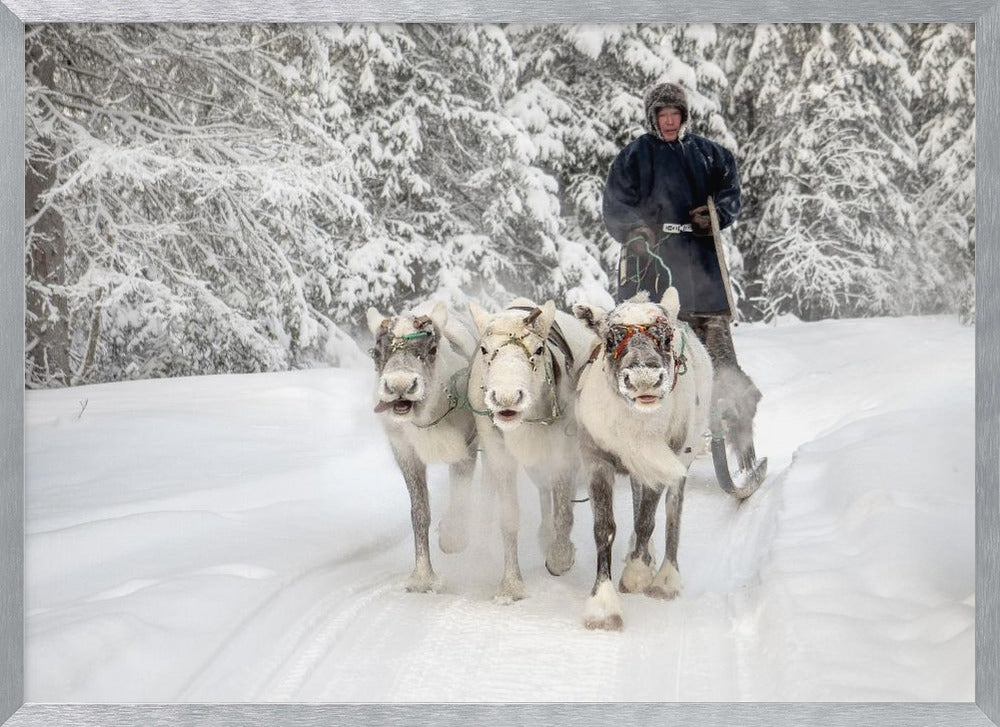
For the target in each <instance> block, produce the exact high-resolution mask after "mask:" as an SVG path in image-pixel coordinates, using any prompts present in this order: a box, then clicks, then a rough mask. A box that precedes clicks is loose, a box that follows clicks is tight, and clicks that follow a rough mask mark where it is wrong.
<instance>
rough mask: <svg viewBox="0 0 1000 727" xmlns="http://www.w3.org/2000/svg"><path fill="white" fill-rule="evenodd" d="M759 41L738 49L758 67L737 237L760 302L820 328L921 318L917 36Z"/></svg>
mask: <svg viewBox="0 0 1000 727" xmlns="http://www.w3.org/2000/svg"><path fill="white" fill-rule="evenodd" d="M749 32H750V35H749V36H744V37H743V38H742V39H741V44H740V45H739V46H738V50H737V51H734V54H735V56H736V57H745V58H746V64H745V66H744V67H743V70H742V72H741V75H740V78H739V80H738V81H737V83H736V86H735V90H736V94H735V95H734V98H733V102H732V105H731V107H730V108H731V109H732V112H733V113H734V115H737V116H739V115H740V114H741V113H742V114H744V116H745V118H746V127H745V133H746V135H747V136H746V141H745V142H744V143H743V144H742V145H741V146H742V150H743V155H742V162H743V164H742V174H743V181H744V188H745V189H748V190H751V192H750V196H751V200H750V204H749V205H748V210H747V213H746V216H745V217H744V224H743V226H741V228H740V229H738V230H737V234H738V236H739V238H738V239H739V240H740V242H741V244H742V246H743V248H744V250H745V251H746V254H747V258H748V264H749V269H750V274H751V275H752V276H754V277H755V279H756V280H757V281H758V285H759V287H758V289H757V291H756V294H757V296H758V305H759V306H760V307H761V308H762V309H763V310H764V312H765V313H772V314H774V313H784V312H792V313H795V314H797V315H800V316H802V317H804V318H808V319H813V318H820V317H825V316H838V315H872V314H885V313H901V312H911V311H915V310H916V309H917V307H918V301H917V294H918V290H917V289H918V285H917V279H918V276H917V273H916V271H917V270H918V269H919V267H920V265H921V264H922V260H921V259H920V256H919V251H918V250H917V249H916V247H915V245H914V237H915V229H916V228H915V224H914V200H913V199H912V197H911V196H909V195H908V194H907V180H908V179H910V178H911V177H912V175H913V173H914V172H915V170H916V144H915V142H914V140H913V137H912V134H911V132H910V126H911V114H910V103H911V100H912V98H913V96H914V94H915V93H917V85H916V81H915V80H914V78H913V77H912V75H911V74H910V70H909V67H908V64H907V60H906V38H905V28H903V27H900V26H897V25H887V24H882V25H858V24H841V25H829V24H824V25H782V26H758V27H757V28H754V29H752V30H751V31H749ZM740 51H742V55H741V53H740ZM772 59H774V60H776V61H777V63H776V64H773V65H772V63H771V61H772ZM757 88H759V89H760V93H759V95H757V94H756V89H757ZM751 125H752V126H751Z"/></svg>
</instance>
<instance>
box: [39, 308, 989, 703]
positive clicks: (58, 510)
mask: <svg viewBox="0 0 1000 727" xmlns="http://www.w3.org/2000/svg"><path fill="white" fill-rule="evenodd" d="M973 336H974V331H973V329H972V328H971V327H963V326H961V325H960V324H959V323H957V322H956V321H955V320H954V319H952V318H945V317H929V318H898V319H869V320H841V321H824V322H818V323H809V324H806V323H799V322H794V321H792V322H786V321H782V322H781V323H780V325H777V326H767V325H763V324H754V325H741V326H739V327H737V328H736V329H735V338H736V342H737V349H738V350H739V352H740V357H741V362H742V364H743V366H744V368H745V369H746V370H747V371H748V372H749V373H750V374H751V375H752V376H753V377H754V379H755V380H756V382H757V384H758V385H759V387H760V388H761V390H762V391H763V392H764V399H763V401H762V402H761V406H760V410H759V413H758V417H757V450H758V452H759V453H761V454H766V455H767V456H768V457H769V459H770V470H769V475H768V479H767V481H766V482H765V484H764V486H763V487H762V488H761V490H760V491H759V492H758V493H756V494H755V495H754V496H753V497H752V498H751V499H750V500H748V501H746V502H745V503H743V504H739V503H737V502H736V501H734V500H732V499H730V498H729V497H728V496H727V495H725V494H724V493H723V492H722V491H721V490H720V489H719V487H718V485H717V484H716V482H715V480H714V476H713V474H712V466H711V461H710V458H708V457H707V456H706V457H702V458H700V459H699V460H698V461H696V463H695V465H694V467H693V469H692V472H691V476H690V477H689V479H688V486H687V492H686V499H685V509H684V514H683V519H682V527H681V544H680V553H679V560H680V569H681V572H682V574H683V579H684V592H683V593H682V595H681V596H680V597H679V598H678V599H677V600H675V601H671V602H663V601H657V600H652V599H649V598H647V597H645V596H642V595H625V596H623V597H622V598H623V608H624V622H625V625H624V629H623V630H622V631H621V632H613V633H607V632H593V631H588V630H586V629H585V628H584V627H583V625H582V617H583V608H584V602H585V600H586V598H587V596H588V595H589V592H590V588H591V586H592V584H593V578H594V568H595V551H594V545H593V537H592V523H593V521H592V518H591V514H590V509H589V508H590V506H589V505H588V504H578V505H576V511H575V512H576V523H575V525H574V529H573V540H574V542H575V543H576V546H577V561H576V564H575V565H574V567H573V569H572V570H571V571H570V572H569V573H568V574H566V575H564V576H562V577H559V578H555V577H552V576H550V575H549V574H548V573H547V572H546V570H545V567H544V564H543V558H542V554H541V551H540V549H539V546H538V543H537V538H536V530H537V527H538V522H539V508H538V501H537V497H536V495H535V494H534V490H533V488H532V487H531V486H530V485H528V484H527V481H526V480H525V481H524V482H522V483H521V496H522V499H521V518H522V531H521V546H520V554H521V565H522V570H523V572H524V577H525V582H526V586H527V590H528V594H529V596H528V598H526V599H525V600H523V601H518V602H516V603H514V604H512V605H502V604H500V603H496V602H494V600H493V598H492V596H493V591H494V589H495V587H496V585H497V583H498V582H499V580H500V576H501V563H502V555H501V552H502V551H501V547H500V536H499V532H498V529H497V527H496V525H495V524H494V522H493V517H494V515H495V511H496V508H493V510H492V511H491V510H490V508H489V507H485V506H484V507H480V508H479V509H478V511H477V512H478V513H483V514H481V515H476V517H477V523H478V525H477V527H476V528H475V535H474V537H473V542H472V544H471V545H470V547H469V548H468V549H467V550H466V551H465V552H463V553H460V554H454V555H444V554H443V553H441V552H440V550H439V549H438V548H437V543H436V533H434V532H432V550H433V552H432V559H433V562H434V567H435V570H436V571H437V574H438V575H439V576H440V578H441V581H442V584H443V585H442V590H441V592H439V593H431V594H411V593H407V592H405V591H404V590H403V587H402V584H403V582H404V581H405V579H406V577H407V576H408V575H409V573H410V570H411V568H412V566H413V543H412V536H411V530H410V523H409V502H408V497H407V493H406V489H405V487H404V485H403V481H402V477H401V476H400V474H399V473H398V470H397V469H396V467H395V464H394V462H393V460H392V456H391V454H390V451H389V448H388V445H387V443H386V441H385V440H384V438H383V436H382V434H381V430H380V428H379V426H378V424H377V421H376V418H375V414H374V413H372V402H371V401H370V394H369V392H370V391H371V382H372V378H373V374H372V372H370V371H362V370H345V369H315V370H309V371H296V372H292V373H282V374H257V375H242V376H212V377H202V378H182V379H172V380H154V381H139V382H129V383H115V384H103V385H96V386H88V387H81V388H74V389H64V390H57V391H30V392H28V393H27V395H26V397H27V405H26V470H27V477H26V479H27V484H26V487H27V524H26V527H27V539H26V543H27V548H26V550H27V554H26V601H27V603H26V611H27V625H26V631H27V656H26V700H27V701H29V702H60V701H73V702H104V701H112V702H161V701H162V702H172V701H184V702H243V701H279V702H281V701H297V702H385V701H404V702H413V701H435V702H437V701H442V702H449V701H505V702H506V701H516V702H521V701H576V700H582V701H606V700H607V701H633V700H636V701H640V700H641V701H646V700H649V701H671V700H684V701H709V700H777V701H781V700H852V701H855V700H861V701H881V700H891V701H897V700H899V701H972V699H973V698H974V694H973V684H974V663H973V655H974V622H973V615H974V600H973V594H974V570H973V563H974V540H973V538H974V414H973V397H974V362H973V352H974V345H973ZM477 481H478V480H477ZM430 483H431V494H432V515H433V518H434V525H433V526H432V527H433V528H435V529H436V525H437V521H438V520H439V518H440V516H441V514H442V513H443V512H444V506H445V503H446V498H447V472H446V470H445V469H444V468H443V467H442V468H433V467H432V468H431V470H430ZM584 495H585V488H581V489H580V493H579V495H578V496H579V497H583V496H584ZM482 499H483V501H484V502H485V501H488V500H487V498H485V497H484V498H482ZM491 513H492V514H491ZM616 515H617V521H618V537H617V540H616V543H615V560H614V570H615V575H616V578H617V576H618V575H620V573H621V568H622V562H623V559H624V553H625V548H626V546H627V543H628V540H629V537H628V536H629V534H630V532H631V505H630V496H629V492H628V486H627V482H626V480H625V479H624V478H619V481H618V487H617V491H616ZM657 525H658V528H657V533H656V535H655V542H656V544H657V550H658V552H659V553H662V552H663V541H662V539H663V515H662V506H661V513H660V514H659V515H658V520H657Z"/></svg>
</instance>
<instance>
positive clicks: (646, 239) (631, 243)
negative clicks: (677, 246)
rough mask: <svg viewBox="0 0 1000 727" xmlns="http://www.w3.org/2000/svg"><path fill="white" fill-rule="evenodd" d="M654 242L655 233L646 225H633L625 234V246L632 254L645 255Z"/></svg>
mask: <svg viewBox="0 0 1000 727" xmlns="http://www.w3.org/2000/svg"><path fill="white" fill-rule="evenodd" d="M654 244H656V235H655V234H653V231H652V230H651V229H649V228H648V227H645V226H643V227H633V228H632V229H631V230H629V231H628V234H627V235H625V248H626V249H627V250H628V251H629V252H630V253H632V254H633V255H647V254H648V253H649V251H650V250H652V249H653V245H654Z"/></svg>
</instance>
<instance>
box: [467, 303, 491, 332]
mask: <svg viewBox="0 0 1000 727" xmlns="http://www.w3.org/2000/svg"><path fill="white" fill-rule="evenodd" d="M469 313H471V314H472V320H473V322H474V323H475V324H476V330H477V331H478V332H479V335H480V336H481V335H483V334H484V333H486V328H487V327H488V326H489V325H490V314H489V313H487V312H486V311H484V310H483V309H482V308H481V307H480V305H479V304H478V303H477V302H476V301H474V300H470V301H469Z"/></svg>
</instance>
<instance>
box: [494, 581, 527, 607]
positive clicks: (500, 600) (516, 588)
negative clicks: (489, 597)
mask: <svg viewBox="0 0 1000 727" xmlns="http://www.w3.org/2000/svg"><path fill="white" fill-rule="evenodd" d="M527 595H528V594H527V593H526V592H525V590H524V581H503V582H502V583H501V584H500V587H499V588H498V589H497V592H496V595H495V596H493V602H494V603H497V604H499V605H501V606H509V605H510V604H512V603H514V601H520V600H521V599H523V598H525V597H526V596H527Z"/></svg>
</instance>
